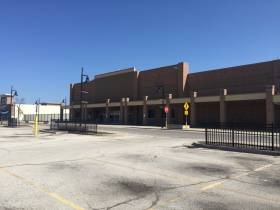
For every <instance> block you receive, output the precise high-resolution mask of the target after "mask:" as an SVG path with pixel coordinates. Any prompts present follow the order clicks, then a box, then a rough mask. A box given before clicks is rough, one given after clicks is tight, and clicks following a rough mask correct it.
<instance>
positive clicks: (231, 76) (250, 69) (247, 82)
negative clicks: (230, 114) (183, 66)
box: [186, 60, 280, 96]
mask: <svg viewBox="0 0 280 210" xmlns="http://www.w3.org/2000/svg"><path fill="white" fill-rule="evenodd" d="M277 75H279V79H278V80H277V81H276V76H277ZM274 83H277V84H279V85H280V60H279V61H278V60H276V61H269V62H263V63H256V64H250V65H244V66H237V67H231V68H224V69H218V70H212V71H206V72H199V73H193V74H189V75H188V79H187V84H186V86H187V92H188V93H189V92H192V91H196V92H197V94H198V96H210V95H219V90H220V89H221V88H223V89H227V90H228V94H238V93H255V92H264V91H265V89H266V85H269V84H271V85H272V84H274Z"/></svg>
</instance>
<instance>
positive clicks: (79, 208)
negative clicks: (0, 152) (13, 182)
mask: <svg viewBox="0 0 280 210" xmlns="http://www.w3.org/2000/svg"><path fill="white" fill-rule="evenodd" d="M0 170H1V171H3V172H5V173H7V174H9V175H11V176H13V177H15V178H17V179H18V180H20V181H22V182H24V183H26V184H29V185H31V186H32V187H35V188H36V189H38V190H40V191H41V192H43V193H44V194H46V195H49V196H51V197H53V198H55V199H57V200H58V201H60V202H62V203H65V204H67V205H68V206H70V207H72V208H73V209H76V210H84V208H82V207H80V206H78V205H76V204H74V203H72V202H70V201H68V200H66V199H64V198H62V197H60V196H58V195H57V194H55V193H52V192H50V191H48V190H46V189H44V188H42V187H40V186H38V185H35V184H33V183H32V182H30V181H28V180H26V179H24V178H22V177H20V176H18V175H16V174H14V173H12V172H10V171H8V170H6V169H4V168H1V167H0Z"/></svg>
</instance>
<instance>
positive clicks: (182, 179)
mask: <svg viewBox="0 0 280 210" xmlns="http://www.w3.org/2000/svg"><path fill="white" fill-rule="evenodd" d="M85 159H88V160H94V161H97V162H100V163H106V164H110V165H115V166H120V167H122V168H128V169H133V170H136V171H142V172H146V173H150V174H155V175H159V176H163V177H167V178H170V179H176V180H180V181H183V182H188V183H192V184H199V182H197V181H195V180H190V179H185V178H180V177H176V176H170V175H167V174H162V173H157V172H154V171H148V170H145V169H141V168H134V167H130V166H125V165H121V164H118V163H112V162H107V161H103V160H98V159H94V158H88V157H85Z"/></svg>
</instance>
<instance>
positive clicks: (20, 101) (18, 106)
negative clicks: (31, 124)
mask: <svg viewBox="0 0 280 210" xmlns="http://www.w3.org/2000/svg"><path fill="white" fill-rule="evenodd" d="M22 104H25V99H24V98H21V99H19V98H16V99H15V106H16V107H17V111H18V113H17V114H18V125H20V117H21V115H23V114H24V113H23V110H22V109H21V105H22Z"/></svg>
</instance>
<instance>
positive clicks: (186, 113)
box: [184, 102, 189, 129]
mask: <svg viewBox="0 0 280 210" xmlns="http://www.w3.org/2000/svg"><path fill="white" fill-rule="evenodd" d="M184 108H185V115H186V129H188V114H189V111H188V109H189V104H188V103H187V102H186V103H185V104H184Z"/></svg>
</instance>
